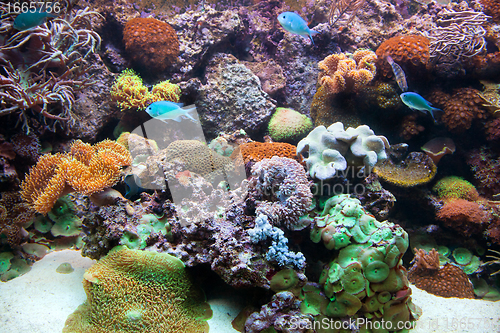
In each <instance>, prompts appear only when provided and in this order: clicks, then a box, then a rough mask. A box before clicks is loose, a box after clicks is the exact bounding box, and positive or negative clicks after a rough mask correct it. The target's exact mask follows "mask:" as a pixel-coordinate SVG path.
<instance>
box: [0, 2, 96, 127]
mask: <svg viewBox="0 0 500 333" xmlns="http://www.w3.org/2000/svg"><path fill="white" fill-rule="evenodd" d="M93 15H98V14H97V13H95V12H92V11H89V10H88V8H86V9H79V10H76V11H74V12H71V11H69V12H67V13H65V14H63V15H61V16H60V17H58V18H55V19H54V20H52V21H51V23H50V24H47V23H44V24H42V25H39V26H37V27H35V28H33V29H28V30H22V31H19V32H17V33H16V34H14V35H13V36H12V37H10V38H9V39H6V38H4V39H2V40H3V45H1V46H0V52H1V53H2V54H3V55H4V56H3V57H2V62H3V65H4V68H3V73H0V97H1V100H0V106H1V107H2V110H1V111H0V116H2V115H7V114H11V113H18V114H19V121H21V122H22V123H23V129H24V130H26V131H27V132H29V121H28V114H27V113H26V111H27V110H32V111H33V112H34V113H36V114H40V115H42V119H43V122H44V124H45V125H46V126H47V127H48V128H49V129H50V130H53V131H55V128H56V125H57V124H59V125H60V126H61V127H63V126H64V125H65V123H66V122H67V121H69V120H73V121H74V119H73V118H72V114H71V109H72V107H73V104H74V102H75V91H78V90H81V89H83V88H85V87H86V86H88V85H90V84H91V80H90V78H89V77H88V76H87V75H86V73H87V72H88V71H89V69H90V66H89V65H88V63H87V62H86V58H87V57H88V56H89V55H90V54H92V53H94V52H95V51H96V50H97V49H98V48H99V46H100V43H101V39H100V37H99V35H98V34H97V33H96V32H95V31H93V30H92V25H91V17H92V16H93ZM12 20H13V16H12V15H7V16H5V17H4V18H3V19H2V20H1V22H0V24H1V25H0V26H1V27H2V29H1V32H3V33H7V32H8V31H9V30H10V29H12V27H11V25H12ZM26 46H28V48H29V49H30V52H29V54H26V53H25V51H24V50H25V48H26ZM25 64H27V65H25Z"/></svg>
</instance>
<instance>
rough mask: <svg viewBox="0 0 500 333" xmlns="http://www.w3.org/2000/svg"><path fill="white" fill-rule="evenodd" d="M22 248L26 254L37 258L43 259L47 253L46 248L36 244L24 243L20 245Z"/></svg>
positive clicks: (47, 249)
mask: <svg viewBox="0 0 500 333" xmlns="http://www.w3.org/2000/svg"><path fill="white" fill-rule="evenodd" d="M22 248H23V251H24V252H26V253H27V254H31V255H34V256H36V257H38V258H43V257H44V256H45V255H46V254H47V252H48V251H49V248H48V247H46V246H45V245H42V244H37V243H25V244H23V245H22Z"/></svg>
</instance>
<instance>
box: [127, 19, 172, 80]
mask: <svg viewBox="0 0 500 333" xmlns="http://www.w3.org/2000/svg"><path fill="white" fill-rule="evenodd" d="M123 42H124V44H125V49H126V50H127V52H128V53H129V54H130V56H131V58H132V60H133V61H134V62H135V63H136V64H137V65H138V66H140V67H142V68H147V69H148V71H150V72H163V71H165V70H166V69H167V68H168V67H170V65H171V64H173V63H174V62H175V61H176V58H177V56H178V55H179V40H178V38H177V34H176V33H175V30H174V29H173V28H172V27H171V26H170V25H169V24H167V23H165V22H162V21H159V20H157V19H154V18H151V17H148V18H133V19H131V20H129V21H128V22H127V23H126V24H125V28H124V29H123Z"/></svg>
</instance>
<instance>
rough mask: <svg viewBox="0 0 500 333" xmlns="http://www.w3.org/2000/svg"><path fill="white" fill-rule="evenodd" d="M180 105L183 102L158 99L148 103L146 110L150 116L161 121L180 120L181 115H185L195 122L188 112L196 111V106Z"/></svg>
mask: <svg viewBox="0 0 500 333" xmlns="http://www.w3.org/2000/svg"><path fill="white" fill-rule="evenodd" d="M182 105H183V104H181V103H174V102H169V101H158V102H154V103H151V104H149V106H148V107H147V108H146V112H147V113H148V114H149V115H150V116H151V117H153V118H155V119H158V120H162V121H166V120H175V121H177V122H179V121H181V120H182V117H186V118H189V119H191V120H192V121H194V122H196V123H197V122H198V121H197V120H196V119H194V118H193V116H191V115H190V114H189V113H188V112H191V111H196V106H195V105H194V104H193V105H188V106H186V107H184V108H183V107H182Z"/></svg>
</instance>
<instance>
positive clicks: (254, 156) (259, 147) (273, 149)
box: [233, 142, 299, 163]
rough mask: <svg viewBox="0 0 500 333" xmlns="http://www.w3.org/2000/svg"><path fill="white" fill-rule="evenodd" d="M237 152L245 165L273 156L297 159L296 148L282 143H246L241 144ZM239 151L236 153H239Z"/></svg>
mask: <svg viewBox="0 0 500 333" xmlns="http://www.w3.org/2000/svg"><path fill="white" fill-rule="evenodd" d="M239 151H241V155H242V156H243V160H244V162H245V163H248V162H259V161H261V160H263V159H265V158H271V157H273V156H278V157H288V158H293V159H295V160H298V159H299V158H298V157H297V147H295V146H294V145H291V144H289V143H283V142H248V143H244V144H242V145H241V146H240V150H239ZM239 151H238V152H236V153H239ZM233 154H235V153H233ZM233 157H234V156H233Z"/></svg>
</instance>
